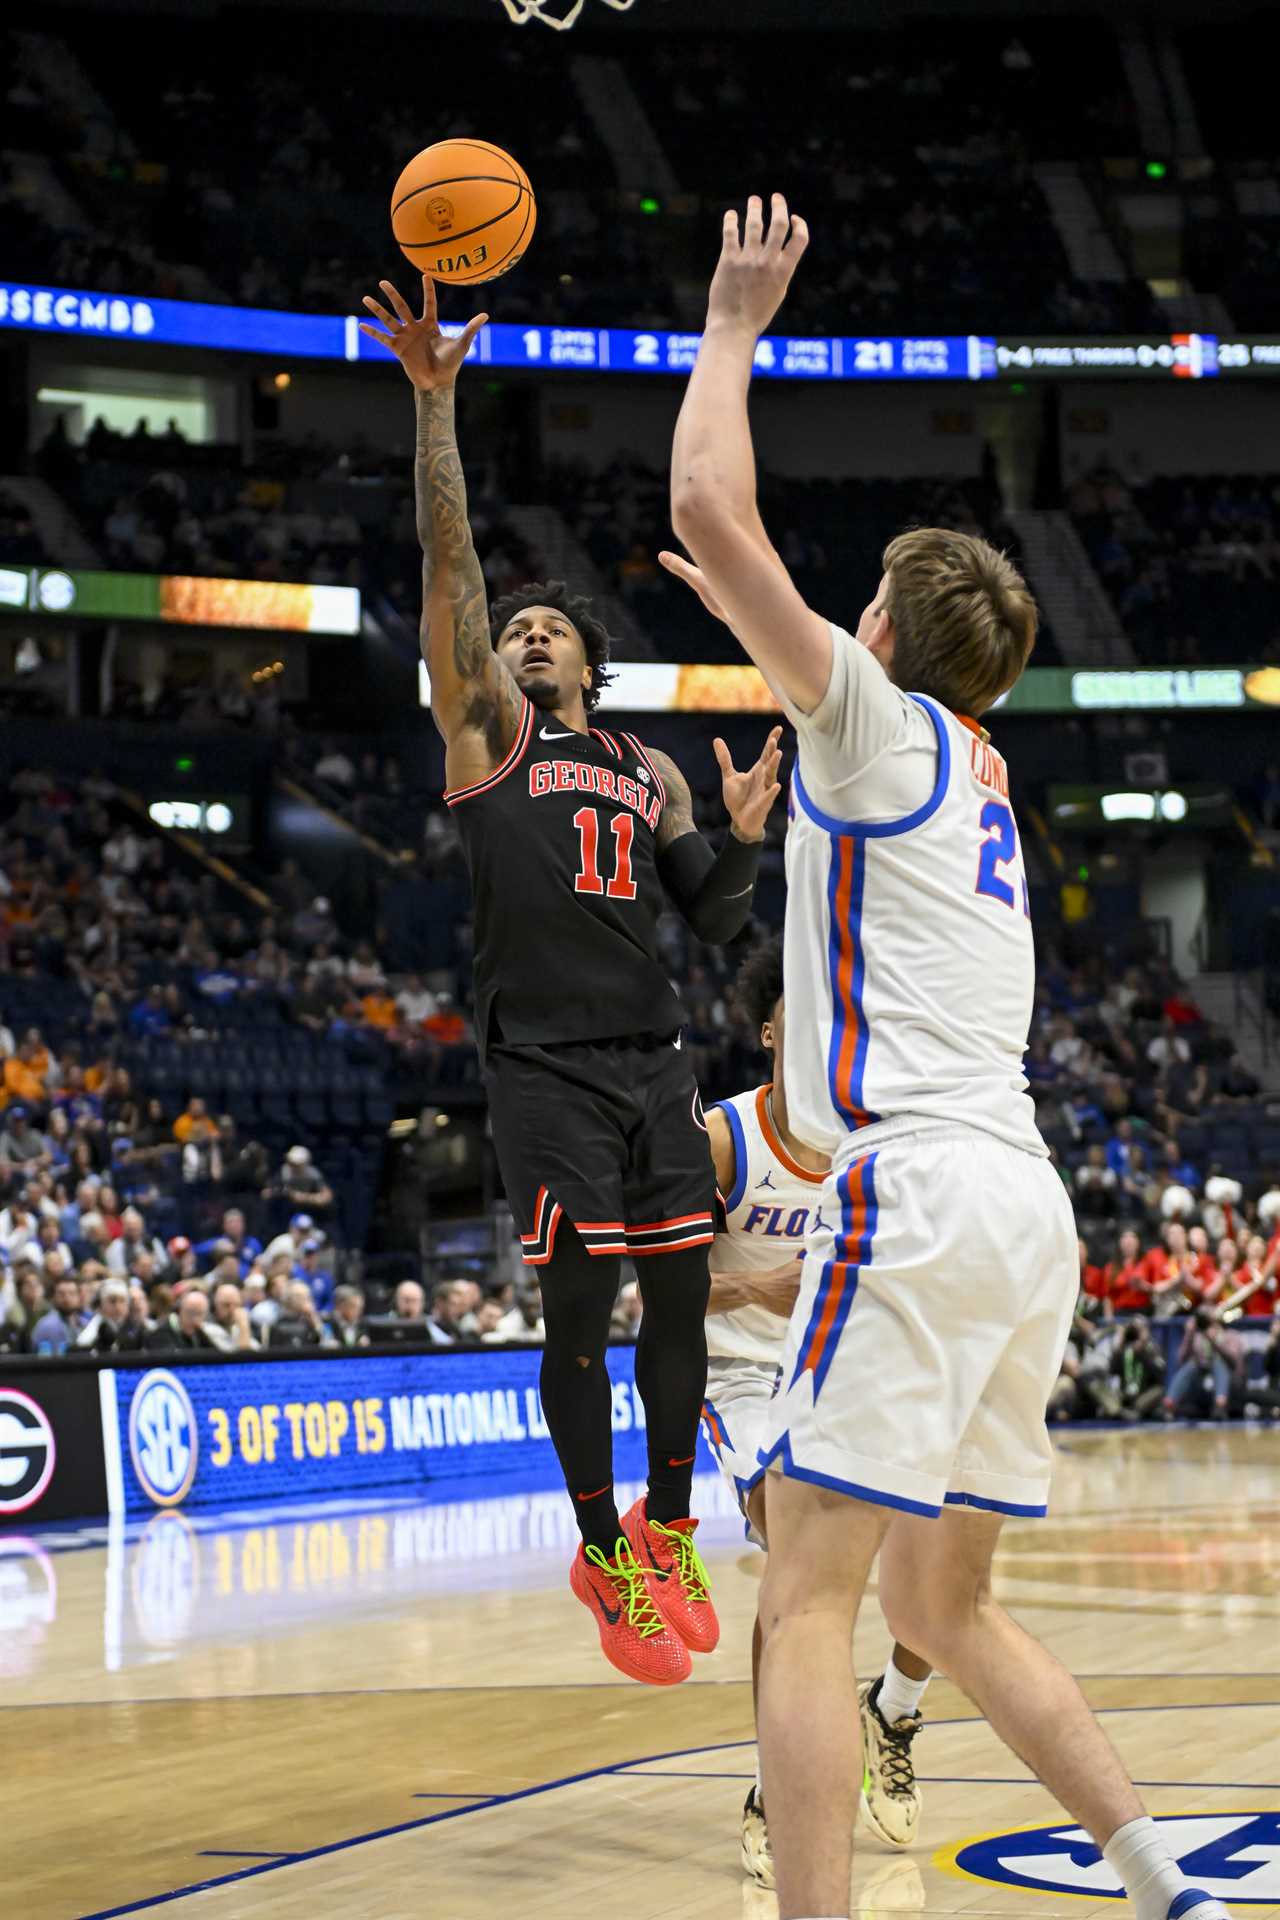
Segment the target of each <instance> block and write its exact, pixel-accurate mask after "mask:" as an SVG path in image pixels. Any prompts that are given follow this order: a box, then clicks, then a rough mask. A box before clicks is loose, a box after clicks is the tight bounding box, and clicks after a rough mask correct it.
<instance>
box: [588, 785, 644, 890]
mask: <svg viewBox="0 0 1280 1920" xmlns="http://www.w3.org/2000/svg"><path fill="white" fill-rule="evenodd" d="M573 824H574V826H575V827H576V828H577V829H578V844H579V847H580V849H581V858H580V859H579V862H578V871H577V874H576V875H575V877H574V882H573V890H574V892H575V893H603V894H604V895H605V896H606V898H608V899H610V900H634V899H635V897H636V883H635V881H634V880H633V879H632V878H631V840H632V836H633V834H634V833H635V830H636V823H635V817H634V815H632V814H629V813H615V814H614V816H613V818H612V820H611V821H610V822H609V827H610V830H611V832H612V834H613V839H614V860H613V878H612V879H611V880H610V881H609V883H608V885H607V886H606V885H605V883H604V881H603V880H602V879H601V878H600V869H599V867H598V866H597V864H596V853H597V850H598V846H599V841H600V816H599V814H598V813H597V812H596V810H595V808H594V807H580V808H579V810H578V812H577V813H575V814H574V816H573Z"/></svg>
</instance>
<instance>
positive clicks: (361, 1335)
mask: <svg viewBox="0 0 1280 1920" xmlns="http://www.w3.org/2000/svg"><path fill="white" fill-rule="evenodd" d="M328 1326H329V1337H330V1339H331V1340H332V1341H333V1342H334V1344H335V1345H337V1346H339V1347H344V1348H347V1349H351V1348H354V1347H367V1346H368V1345H369V1335H368V1334H367V1333H366V1331H365V1325H364V1295H363V1294H362V1293H361V1291H360V1289H359V1287H349V1286H341V1287H335V1288H334V1291H333V1312H332V1313H331V1314H330V1315H329V1322H328Z"/></svg>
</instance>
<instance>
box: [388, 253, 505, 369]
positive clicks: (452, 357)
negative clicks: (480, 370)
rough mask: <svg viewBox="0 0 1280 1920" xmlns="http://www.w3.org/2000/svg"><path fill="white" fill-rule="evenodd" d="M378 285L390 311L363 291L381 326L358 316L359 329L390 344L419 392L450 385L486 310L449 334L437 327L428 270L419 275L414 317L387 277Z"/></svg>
mask: <svg viewBox="0 0 1280 1920" xmlns="http://www.w3.org/2000/svg"><path fill="white" fill-rule="evenodd" d="M378 285H379V286H380V287H381V288H382V291H383V292H384V293H385V294H386V296H387V299H388V300H389V301H390V303H391V307H392V311H391V312H390V313H388V312H387V309H386V308H385V307H384V306H383V305H382V304H381V303H380V302H379V301H377V300H375V299H374V297H373V295H372V294H371V293H366V295H365V297H364V304H365V306H366V307H368V309H369V311H370V313H372V314H374V315H375V316H376V318H377V319H379V320H381V322H382V326H381V327H371V326H370V325H369V323H368V321H367V320H362V321H361V322H360V331H361V333H367V334H368V336H369V338H370V339H371V340H378V341H380V342H381V343H382V345H383V346H384V347H390V349H391V351H392V353H394V354H395V356H396V359H397V360H398V361H399V362H400V365H401V366H402V367H403V368H404V370H405V372H406V373H407V374H408V376H409V378H410V380H412V382H413V384H414V386H415V387H417V388H418V390H419V392H421V393H436V392H438V391H439V389H440V388H441V387H451V386H452V385H453V383H454V381H455V380H456V379H457V377H458V368H459V367H460V366H461V365H462V363H463V361H464V360H465V359H466V357H467V351H468V349H469V347H470V345H471V342H472V341H473V340H474V339H475V337H476V335H477V334H478V333H479V331H480V329H481V327H482V326H484V324H485V322H486V321H487V320H488V318H489V316H488V314H487V313H477V314H476V315H475V317H474V319H471V320H468V322H467V324H466V326H465V327H464V328H463V329H462V332H461V333H460V334H458V335H456V336H453V335H450V334H446V333H444V332H442V331H441V327H440V316H439V314H438V313H437V311H436V285H435V281H434V280H433V279H432V278H431V275H430V274H429V273H424V274H423V276H422V317H421V319H418V320H415V319H414V317H413V315H412V313H411V312H410V311H409V303H408V301H407V300H405V299H404V297H403V295H402V294H401V293H400V292H399V290H398V289H397V288H396V287H394V286H393V285H392V283H391V281H390V280H380V281H379V282H378Z"/></svg>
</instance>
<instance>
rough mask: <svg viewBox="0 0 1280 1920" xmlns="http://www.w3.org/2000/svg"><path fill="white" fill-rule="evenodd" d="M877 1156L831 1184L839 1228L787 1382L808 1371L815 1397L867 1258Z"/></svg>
mask: <svg viewBox="0 0 1280 1920" xmlns="http://www.w3.org/2000/svg"><path fill="white" fill-rule="evenodd" d="M878 1157H879V1156H878V1155H877V1154H874V1153H869V1154H867V1156H866V1157H865V1159H862V1160H855V1161H853V1162H852V1163H851V1165H849V1166H847V1167H846V1168H845V1170H844V1172H843V1173H842V1174H841V1175H840V1178H839V1180H838V1181H837V1182H836V1192H837V1194H838V1195H839V1197H840V1232H839V1233H838V1234H837V1235H836V1243H835V1247H834V1250H833V1252H832V1257H831V1259H830V1260H828V1261H827V1262H826V1264H825V1265H824V1267H823V1269H822V1278H821V1279H820V1280H819V1282H818V1291H817V1293H816V1294H815V1296H814V1301H813V1307H812V1310H811V1312H810V1314H809V1324H808V1326H807V1327H806V1328H805V1331H804V1338H803V1339H802V1340H801V1342H800V1352H799V1356H798V1358H797V1360H796V1367H795V1372H794V1373H793V1374H792V1376H791V1381H790V1385H791V1386H793V1387H794V1386H795V1384H796V1381H797V1380H798V1379H799V1378H800V1376H801V1374H802V1373H811V1374H812V1375H813V1397H814V1399H815V1401H816V1400H817V1398H818V1395H819V1394H820V1393H821V1391H822V1386H823V1382H824V1381H825V1379H826V1377H827V1374H828V1372H829V1370H830V1367H831V1362H832V1360H833V1359H834V1358H835V1352H836V1348H837V1347H838V1346H839V1344H840V1335H841V1334H842V1333H843V1331H844V1324H845V1321H846V1320H847V1319H848V1318H849V1309H850V1307H851V1306H852V1305H853V1297H854V1295H855V1294H856V1293H857V1291H858V1273H859V1271H860V1269H861V1268H863V1267H865V1266H867V1265H868V1264H869V1263H870V1260H871V1248H872V1242H873V1241H874V1239H875V1232H876V1223H877V1218H878V1211H879V1209H878V1206H877V1202H876V1160H877V1159H878Z"/></svg>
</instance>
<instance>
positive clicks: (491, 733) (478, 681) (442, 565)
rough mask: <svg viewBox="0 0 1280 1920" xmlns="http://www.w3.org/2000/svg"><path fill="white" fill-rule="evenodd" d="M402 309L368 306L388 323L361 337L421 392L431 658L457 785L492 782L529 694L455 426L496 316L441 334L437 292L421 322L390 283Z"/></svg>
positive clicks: (420, 515)
mask: <svg viewBox="0 0 1280 1920" xmlns="http://www.w3.org/2000/svg"><path fill="white" fill-rule="evenodd" d="M381 286H382V290H383V292H384V293H385V294H386V296H387V299H388V300H389V301H390V303H391V306H392V308H393V310H394V312H393V313H388V312H387V310H386V308H385V307H382V306H380V305H379V303H378V302H377V301H376V300H373V299H372V298H369V297H366V299H365V303H364V304H365V306H366V307H368V309H369V311H370V312H371V313H373V314H375V315H376V316H377V318H378V319H379V320H380V321H381V322H382V326H383V328H385V329H386V331H382V330H381V329H379V328H377V327H372V326H364V325H362V328H361V331H362V332H364V333H367V334H369V336H370V337H371V338H372V339H375V340H380V341H381V342H382V343H383V345H384V346H388V347H390V349H391V351H392V352H393V353H394V354H395V355H396V357H397V359H398V360H399V361H400V364H401V366H402V367H403V368H404V370H405V373H406V374H407V376H408V378H409V379H410V381H411V382H412V383H413V387H414V399H415V402H416V408H417V434H416V438H415V442H414V460H413V492H414V507H415V512H416V518H417V526H418V538H419V540H420V541H421V543H422V626H421V639H422V652H423V657H424V659H425V660H426V663H427V671H428V672H429V674H430V676H431V711H432V714H433V715H434V718H435V722H436V725H437V726H438V727H439V729H440V731H441V733H442V734H443V735H444V738H445V743H446V746H447V748H448V754H447V763H446V767H447V777H448V780H449V784H450V785H451V786H461V785H465V784H466V783H467V782H469V781H471V780H477V779H483V778H484V776H485V774H486V773H489V772H491V771H492V769H493V768H494V767H495V766H497V764H498V762H499V761H500V760H501V759H502V757H503V755H504V754H505V753H506V752H507V749H508V748H509V747H510V745H511V743H512V741H513V740H514V739H515V735H516V730H517V727H518V726H519V722H520V713H521V709H522V706H523V696H522V695H521V693H520V690H519V688H518V687H517V686H516V683H515V681H514V680H513V679H512V677H511V675H510V674H509V673H508V672H507V670H506V668H505V667H504V666H503V665H502V663H501V662H500V661H499V659H498V656H497V655H496V653H495V652H494V650H493V642H492V639H491V637H490V632H489V604H488V599H487V596H486V594H485V585H484V575H483V573H482V572H481V570H480V561H479V559H478V558H477V555H476V550H475V546H474V544H473V542H472V539H471V528H470V526H469V524H468V521H467V487H466V481H465V480H464V479H463V474H462V459H461V456H460V455H459V452H458V441H457V436H456V432H455V428H454V383H455V381H456V379H457V376H458V369H459V368H460V367H461V365H462V363H463V361H464V360H465V358H466V355H467V349H468V348H469V347H470V345H471V342H472V340H473V339H474V338H475V336H476V334H477V333H478V332H479V330H480V328H481V327H482V326H483V325H484V323H485V321H486V319H487V318H488V315H487V314H483V313H481V314H477V315H476V317H475V319H473V320H471V321H470V322H469V323H468V325H467V326H466V328H465V329H464V330H463V332H462V333H461V334H460V335H458V336H457V337H456V338H452V339H451V338H449V337H447V336H446V335H445V334H443V333H442V332H441V330H440V323H439V319H438V317H437V313H436V298H435V285H434V282H433V281H432V280H431V279H430V277H429V276H428V275H426V274H424V275H423V277H422V317H421V319H418V320H415V319H414V318H413V315H412V314H411V312H410V310H409V308H408V306H407V304H406V303H405V301H404V300H403V299H402V298H401V296H400V294H399V293H398V292H397V291H396V289H395V288H394V287H393V286H392V284H391V282H390V281H389V280H384V281H382V282H381Z"/></svg>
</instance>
